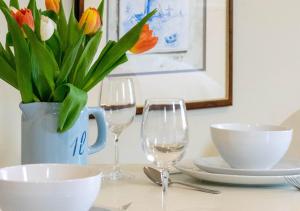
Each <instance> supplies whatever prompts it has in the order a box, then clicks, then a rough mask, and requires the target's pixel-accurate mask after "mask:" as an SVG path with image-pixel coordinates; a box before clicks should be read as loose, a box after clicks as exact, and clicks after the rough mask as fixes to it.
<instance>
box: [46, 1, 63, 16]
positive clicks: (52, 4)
mask: <svg viewBox="0 0 300 211" xmlns="http://www.w3.org/2000/svg"><path fill="white" fill-rule="evenodd" d="M45 5H46V9H47V10H50V11H53V12H55V13H56V14H57V13H58V12H59V10H60V0H45Z"/></svg>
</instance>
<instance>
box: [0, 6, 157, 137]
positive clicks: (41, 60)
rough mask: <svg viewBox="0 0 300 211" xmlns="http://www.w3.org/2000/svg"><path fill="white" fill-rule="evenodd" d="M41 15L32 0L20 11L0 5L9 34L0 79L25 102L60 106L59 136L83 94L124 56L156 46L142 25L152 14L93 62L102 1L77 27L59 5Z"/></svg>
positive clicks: (2, 47)
mask: <svg viewBox="0 0 300 211" xmlns="http://www.w3.org/2000/svg"><path fill="white" fill-rule="evenodd" d="M45 5H46V8H47V10H46V11H41V10H39V9H38V8H37V6H36V1H35V0H30V1H29V4H28V6H27V8H24V9H20V8H19V3H18V0H11V1H10V5H9V6H8V5H7V4H5V2H4V0H0V9H1V11H2V13H3V14H4V16H5V18H6V21H7V25H8V29H9V30H8V33H7V35H6V43H5V45H2V44H1V43H0V78H1V79H2V80H4V81H5V82H7V83H9V84H10V85H11V86H13V87H14V88H16V89H18V90H19V91H20V93H21V97H22V102H23V103H32V102H59V103H61V108H60V112H59V118H58V132H64V131H66V130H68V129H69V128H71V127H72V126H73V124H74V123H75V122H76V120H77V118H78V116H79V115H80V112H81V110H82V109H83V107H84V106H85V105H86V103H87V92H88V91H89V90H91V89H92V88H93V87H94V86H95V85H96V84H98V83H99V82H100V81H101V80H103V78H104V77H105V76H106V75H108V74H109V73H110V72H111V71H112V70H113V69H115V68H116V67H117V66H119V65H120V64H123V63H125V62H126V61H127V56H126V52H127V51H128V50H131V51H132V52H133V53H142V52H144V51H147V50H149V49H151V48H153V47H154V46H155V45H156V43H157V37H154V36H153V34H152V31H151V30H150V29H149V26H148V25H147V24H146V22H147V21H148V20H149V19H150V18H151V17H152V16H153V15H154V13H155V11H152V12H151V13H149V14H148V15H146V16H145V17H144V18H143V19H142V20H141V21H140V22H139V23H137V24H136V25H135V26H134V27H133V28H132V29H131V30H130V31H128V32H127V33H126V34H125V35H124V36H123V37H122V38H121V39H119V41H108V42H107V44H106V46H105V47H104V48H103V49H102V51H101V53H100V55H99V56H98V57H97V58H95V55H96V52H97V49H98V46H99V43H100V41H101V37H102V15H103V8H104V0H102V2H101V3H100V5H99V7H98V8H97V9H96V8H89V9H87V10H86V11H85V12H84V13H83V15H82V17H81V18H80V21H79V22H78V21H77V20H76V18H75V15H74V9H72V11H71V14H70V17H69V19H68V21H67V19H66V16H65V12H64V9H63V4H62V2H61V1H60V0H45Z"/></svg>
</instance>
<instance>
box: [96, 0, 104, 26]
mask: <svg viewBox="0 0 300 211" xmlns="http://www.w3.org/2000/svg"><path fill="white" fill-rule="evenodd" d="M104 4H105V0H102V1H101V3H100V5H99V7H98V12H99V14H100V17H101V21H103V12H104V6H105V5H104Z"/></svg>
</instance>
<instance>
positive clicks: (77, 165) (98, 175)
mask: <svg viewBox="0 0 300 211" xmlns="http://www.w3.org/2000/svg"><path fill="white" fill-rule="evenodd" d="M31 166H34V167H35V166H36V167H42V166H44V167H76V168H82V169H84V168H85V169H93V170H95V173H93V174H92V175H91V176H88V177H78V178H73V179H63V180H48V181H46V180H44V181H22V180H6V179H1V178H0V183H15V184H62V183H74V182H80V181H85V180H89V179H95V178H97V177H99V178H100V179H102V177H103V172H102V171H101V170H100V169H97V168H96V166H89V165H79V164H60V163H44V164H43V163H38V164H24V165H15V166H7V167H3V168H0V172H1V171H3V170H9V169H14V168H22V167H31Z"/></svg>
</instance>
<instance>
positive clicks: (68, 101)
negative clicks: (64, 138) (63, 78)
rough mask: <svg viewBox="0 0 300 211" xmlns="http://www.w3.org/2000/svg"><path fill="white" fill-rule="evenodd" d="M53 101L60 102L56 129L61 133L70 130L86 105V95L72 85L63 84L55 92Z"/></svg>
mask: <svg viewBox="0 0 300 211" xmlns="http://www.w3.org/2000/svg"><path fill="white" fill-rule="evenodd" d="M54 99H55V101H56V102H62V104H61V108H60V111H59V116H58V129H57V131H58V132H61V133H62V132H65V131H67V130H68V129H70V128H71V127H72V126H73V125H74V124H75V122H76V121H77V119H78V117H79V116H80V112H81V111H82V109H83V108H84V106H85V105H86V103H87V93H86V92H84V91H82V90H81V89H78V88H77V87H75V86H73V85H72V84H63V85H61V86H59V87H58V88H57V89H56V90H55V94H54Z"/></svg>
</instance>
